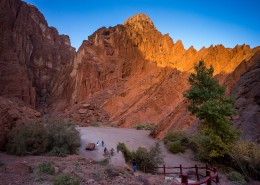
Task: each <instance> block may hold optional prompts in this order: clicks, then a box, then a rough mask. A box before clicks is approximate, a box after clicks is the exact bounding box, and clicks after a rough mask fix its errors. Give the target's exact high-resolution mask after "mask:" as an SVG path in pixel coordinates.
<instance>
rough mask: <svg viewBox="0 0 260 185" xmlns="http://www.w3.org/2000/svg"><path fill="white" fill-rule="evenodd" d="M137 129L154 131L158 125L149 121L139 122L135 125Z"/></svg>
mask: <svg viewBox="0 0 260 185" xmlns="http://www.w3.org/2000/svg"><path fill="white" fill-rule="evenodd" d="M134 128H136V130H150V131H153V130H155V129H156V125H155V124H153V123H147V124H137V125H135V126H134Z"/></svg>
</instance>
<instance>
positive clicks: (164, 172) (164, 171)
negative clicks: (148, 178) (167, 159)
mask: <svg viewBox="0 0 260 185" xmlns="http://www.w3.org/2000/svg"><path fill="white" fill-rule="evenodd" d="M163 174H164V176H165V175H166V170H165V164H164V165H163Z"/></svg>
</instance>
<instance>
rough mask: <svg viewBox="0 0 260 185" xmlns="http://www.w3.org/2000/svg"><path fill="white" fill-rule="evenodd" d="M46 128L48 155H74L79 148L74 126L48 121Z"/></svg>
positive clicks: (77, 133) (67, 123) (77, 132)
mask: <svg viewBox="0 0 260 185" xmlns="http://www.w3.org/2000/svg"><path fill="white" fill-rule="evenodd" d="M46 128H47V132H48V140H49V141H48V151H49V154H50V155H56V156H66V155H68V154H73V153H76V151H77V149H78V147H79V146H80V136H79V131H77V130H76V128H75V125H73V124H72V123H69V122H64V121H53V122H50V121H49V122H47V123H46Z"/></svg>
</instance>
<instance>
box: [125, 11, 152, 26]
mask: <svg viewBox="0 0 260 185" xmlns="http://www.w3.org/2000/svg"><path fill="white" fill-rule="evenodd" d="M124 25H126V26H129V25H130V26H131V25H132V26H140V25H141V26H150V27H154V24H153V21H152V20H151V19H150V17H149V16H148V15H146V14H144V13H139V14H135V15H134V16H132V17H130V18H128V19H127V20H126V21H125V22H124Z"/></svg>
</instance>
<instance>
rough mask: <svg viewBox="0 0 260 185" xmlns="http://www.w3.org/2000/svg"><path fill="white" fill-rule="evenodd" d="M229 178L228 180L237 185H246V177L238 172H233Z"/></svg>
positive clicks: (228, 175)
mask: <svg viewBox="0 0 260 185" xmlns="http://www.w3.org/2000/svg"><path fill="white" fill-rule="evenodd" d="M227 178H228V180H230V181H232V182H234V183H235V184H239V185H240V184H241V185H243V184H246V180H245V177H244V176H243V175H241V174H240V173H238V172H236V171H232V172H230V173H228V174H227Z"/></svg>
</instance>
